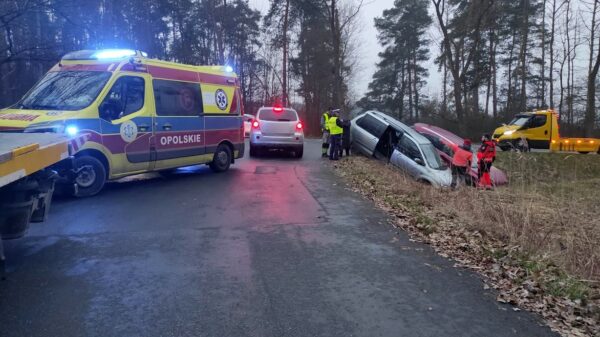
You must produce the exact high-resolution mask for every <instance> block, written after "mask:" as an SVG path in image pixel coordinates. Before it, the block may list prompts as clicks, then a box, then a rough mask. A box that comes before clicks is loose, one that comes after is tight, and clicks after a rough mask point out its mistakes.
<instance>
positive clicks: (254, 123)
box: [252, 120, 259, 129]
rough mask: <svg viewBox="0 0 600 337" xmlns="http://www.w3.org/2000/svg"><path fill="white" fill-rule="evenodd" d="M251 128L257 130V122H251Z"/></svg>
mask: <svg viewBox="0 0 600 337" xmlns="http://www.w3.org/2000/svg"><path fill="white" fill-rule="evenodd" d="M252 127H253V128H255V129H258V127H259V124H258V121H256V120H255V121H254V122H252Z"/></svg>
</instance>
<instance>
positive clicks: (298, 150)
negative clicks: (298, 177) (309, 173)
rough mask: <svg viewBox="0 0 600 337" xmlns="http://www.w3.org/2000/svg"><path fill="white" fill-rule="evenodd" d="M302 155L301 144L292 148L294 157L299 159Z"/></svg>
mask: <svg viewBox="0 0 600 337" xmlns="http://www.w3.org/2000/svg"><path fill="white" fill-rule="evenodd" d="M303 155H304V147H303V146H302V147H299V148H297V149H295V150H294V156H295V157H296V158H298V159H301V158H302V156H303Z"/></svg>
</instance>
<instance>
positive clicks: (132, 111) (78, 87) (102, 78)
mask: <svg viewBox="0 0 600 337" xmlns="http://www.w3.org/2000/svg"><path fill="white" fill-rule="evenodd" d="M242 115H243V113H242V104H241V95H240V88H239V81H238V79H237V76H236V74H235V73H234V72H233V70H232V69H231V67H228V66H191V65H183V64H178V63H173V62H166V61H160V60H155V59H150V58H148V57H147V54H146V53H144V52H141V51H134V50H114V49H109V50H82V51H76V52H72V53H69V54H67V55H65V56H64V57H63V58H62V60H61V61H60V62H59V63H58V64H57V65H55V66H54V67H53V68H52V69H50V71H49V72H48V73H47V74H46V75H45V76H44V77H43V78H42V79H41V80H40V81H39V82H38V83H37V84H36V85H35V86H34V87H33V89H31V90H30V91H29V92H28V93H27V94H26V95H25V96H24V97H23V98H22V99H21V100H20V101H19V102H17V103H16V104H15V105H13V106H12V107H9V108H7V109H3V110H0V132H54V133H64V134H66V135H68V136H71V137H73V136H77V135H80V134H87V135H89V136H88V140H87V142H85V143H83V144H81V146H80V147H78V146H77V145H75V147H76V148H75V170H76V172H77V174H76V175H75V181H74V183H75V184H76V186H77V188H76V190H77V192H76V195H77V196H91V195H95V194H97V193H98V192H100V190H102V188H103V186H104V185H105V183H106V182H107V181H109V180H114V179H118V178H121V177H125V176H128V175H133V174H139V173H144V172H149V171H160V170H168V169H173V168H177V167H182V166H189V165H197V164H208V165H210V167H211V168H212V169H213V170H214V171H216V172H223V171H226V170H228V169H229V166H230V165H231V164H232V163H234V161H235V159H237V158H241V157H243V155H244V124H243V120H242Z"/></svg>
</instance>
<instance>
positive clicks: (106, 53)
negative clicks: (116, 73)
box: [92, 49, 136, 60]
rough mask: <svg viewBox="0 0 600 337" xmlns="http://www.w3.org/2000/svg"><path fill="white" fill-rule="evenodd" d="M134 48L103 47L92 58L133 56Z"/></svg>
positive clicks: (134, 53)
mask: <svg viewBox="0 0 600 337" xmlns="http://www.w3.org/2000/svg"><path fill="white" fill-rule="evenodd" d="M135 55H136V52H135V50H131V49H105V50H99V51H97V52H96V53H94V55H92V57H93V58H96V59H99V60H103V59H121V58H125V57H131V56H135Z"/></svg>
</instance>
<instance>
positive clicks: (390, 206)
mask: <svg viewBox="0 0 600 337" xmlns="http://www.w3.org/2000/svg"><path fill="white" fill-rule="evenodd" d="M335 171H336V172H337V173H338V174H339V175H340V176H341V177H343V179H344V180H345V181H346V182H347V183H349V185H350V187H351V189H352V190H353V191H355V192H358V193H360V194H362V195H363V196H365V197H366V198H368V199H370V200H372V201H373V202H374V203H375V205H376V206H377V207H379V208H380V209H382V210H385V211H386V212H388V213H390V214H391V215H393V216H394V219H395V223H393V226H394V227H396V228H400V229H402V230H404V231H405V232H407V233H408V234H409V236H410V241H414V242H423V243H427V244H430V245H431V246H432V247H433V248H434V250H435V251H436V253H437V254H438V255H440V256H442V257H445V258H450V259H452V260H453V261H454V262H455V263H454V266H455V267H456V268H468V269H471V270H474V271H476V272H477V273H479V274H481V275H482V276H483V277H484V284H483V290H485V291H491V290H493V291H495V292H496V294H497V297H496V300H497V301H498V302H499V303H502V304H506V305H511V306H513V307H512V310H514V311H519V310H521V309H526V310H528V311H531V312H535V313H538V314H539V315H541V316H542V317H543V318H544V320H545V322H546V324H548V326H549V327H550V328H551V329H552V330H554V331H557V332H558V333H560V334H561V335H563V336H594V335H598V336H600V295H599V294H600V290H599V289H598V286H599V285H600V284H599V283H594V282H591V283H590V282H587V283H585V287H584V286H583V283H582V282H580V281H573V278H572V277H570V276H569V275H566V274H565V272H564V271H563V270H561V269H560V268H558V267H556V266H555V265H553V264H551V263H550V264H546V263H543V262H541V261H537V260H527V259H525V258H524V257H526V256H527V254H526V252H524V250H523V248H522V247H521V246H520V245H514V244H511V245H507V243H508V242H510V240H509V238H507V237H503V236H502V235H500V234H499V233H501V232H499V231H491V232H490V231H488V230H487V229H485V228H477V226H469V224H470V222H471V221H472V219H469V218H465V217H464V212H463V213H460V212H456V213H455V212H452V211H451V210H448V209H447V208H445V207H444V205H443V200H440V198H435V197H433V198H426V197H423V194H424V193H428V192H427V191H424V186H423V185H420V184H417V183H415V182H413V181H412V180H411V179H407V178H406V177H405V176H404V175H402V174H401V173H400V172H398V171H397V170H396V169H395V168H393V167H390V166H388V165H383V164H381V163H379V162H376V161H373V160H370V159H367V158H363V157H350V158H346V159H344V160H342V161H340V162H338V163H336V165H335ZM428 191H431V192H430V193H440V192H439V191H436V190H435V189H430V188H428ZM483 193H485V192H483ZM483 195H484V196H485V194H483ZM462 197H465V196H462ZM467 197H469V196H467ZM499 198H500V199H501V198H504V196H499ZM501 200H502V199H501ZM484 202H486V201H485V199H484ZM503 202H506V204H498V203H492V202H489V207H504V205H510V203H511V202H513V201H512V200H510V198H506V200H505V201H503ZM541 213H543V214H541V215H540V216H544V217H546V218H547V219H550V216H551V214H552V213H551V212H550V210H546V211H543V212H541ZM497 214H500V215H502V214H505V213H501V212H498V213H497ZM501 220H502V219H497V221H501ZM392 242H395V241H394V240H392ZM540 260H542V259H540ZM430 267H431V268H434V269H436V270H439V268H440V267H438V266H430ZM592 281H594V280H592ZM580 284H581V285H582V288H581V289H578V288H577V287H578V286H579V285H580ZM590 284H591V286H590ZM567 288H568V290H569V291H570V293H575V294H580V295H581V296H580V297H582V298H584V300H582V299H575V300H572V299H570V298H568V297H566V296H557V295H556V294H563V293H565V292H566V291H565V289H567ZM571 288H573V289H571ZM588 289H589V291H591V293H590V294H589V296H585V295H586V293H585V291H588ZM428 309H429V310H431V308H428Z"/></svg>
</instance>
